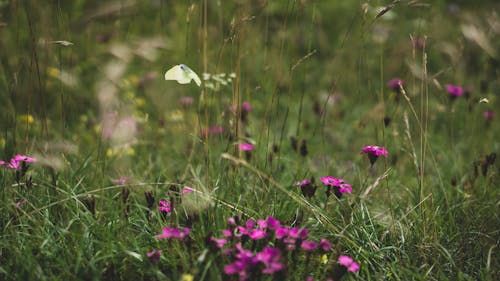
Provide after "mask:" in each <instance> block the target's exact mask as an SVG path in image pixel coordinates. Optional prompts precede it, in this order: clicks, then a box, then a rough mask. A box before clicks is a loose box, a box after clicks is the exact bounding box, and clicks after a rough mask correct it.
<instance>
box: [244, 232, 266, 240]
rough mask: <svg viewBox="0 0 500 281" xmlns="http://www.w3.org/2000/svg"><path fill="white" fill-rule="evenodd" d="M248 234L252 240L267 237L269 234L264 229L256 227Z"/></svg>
mask: <svg viewBox="0 0 500 281" xmlns="http://www.w3.org/2000/svg"><path fill="white" fill-rule="evenodd" d="M248 236H249V237H250V238H251V239H252V240H260V239H264V238H266V236H267V235H266V232H265V231H264V230H263V229H254V230H252V231H250V233H249V234H248Z"/></svg>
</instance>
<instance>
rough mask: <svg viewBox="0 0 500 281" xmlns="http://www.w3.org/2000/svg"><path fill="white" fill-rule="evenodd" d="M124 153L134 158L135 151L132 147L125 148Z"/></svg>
mask: <svg viewBox="0 0 500 281" xmlns="http://www.w3.org/2000/svg"><path fill="white" fill-rule="evenodd" d="M125 153H126V154H128V155H131V156H134V155H135V149H134V148H133V147H130V146H129V147H127V148H125Z"/></svg>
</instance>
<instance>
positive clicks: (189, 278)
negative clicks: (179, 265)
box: [181, 273, 194, 281]
mask: <svg viewBox="0 0 500 281" xmlns="http://www.w3.org/2000/svg"><path fill="white" fill-rule="evenodd" d="M193 280H194V276H193V275H192V274H189V273H184V274H182V277H181V281H193Z"/></svg>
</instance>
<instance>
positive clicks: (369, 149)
mask: <svg viewBox="0 0 500 281" xmlns="http://www.w3.org/2000/svg"><path fill="white" fill-rule="evenodd" d="M363 152H364V153H368V154H373V155H375V156H377V157H379V156H384V157H387V155H389V152H388V151H387V150H386V149H385V147H383V146H376V145H368V146H365V147H363Z"/></svg>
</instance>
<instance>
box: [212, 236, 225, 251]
mask: <svg viewBox="0 0 500 281" xmlns="http://www.w3.org/2000/svg"><path fill="white" fill-rule="evenodd" d="M210 241H212V242H214V243H215V246H217V248H219V249H220V248H222V247H224V246H225V245H226V244H227V239H225V238H214V237H213V236H212V237H210Z"/></svg>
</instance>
